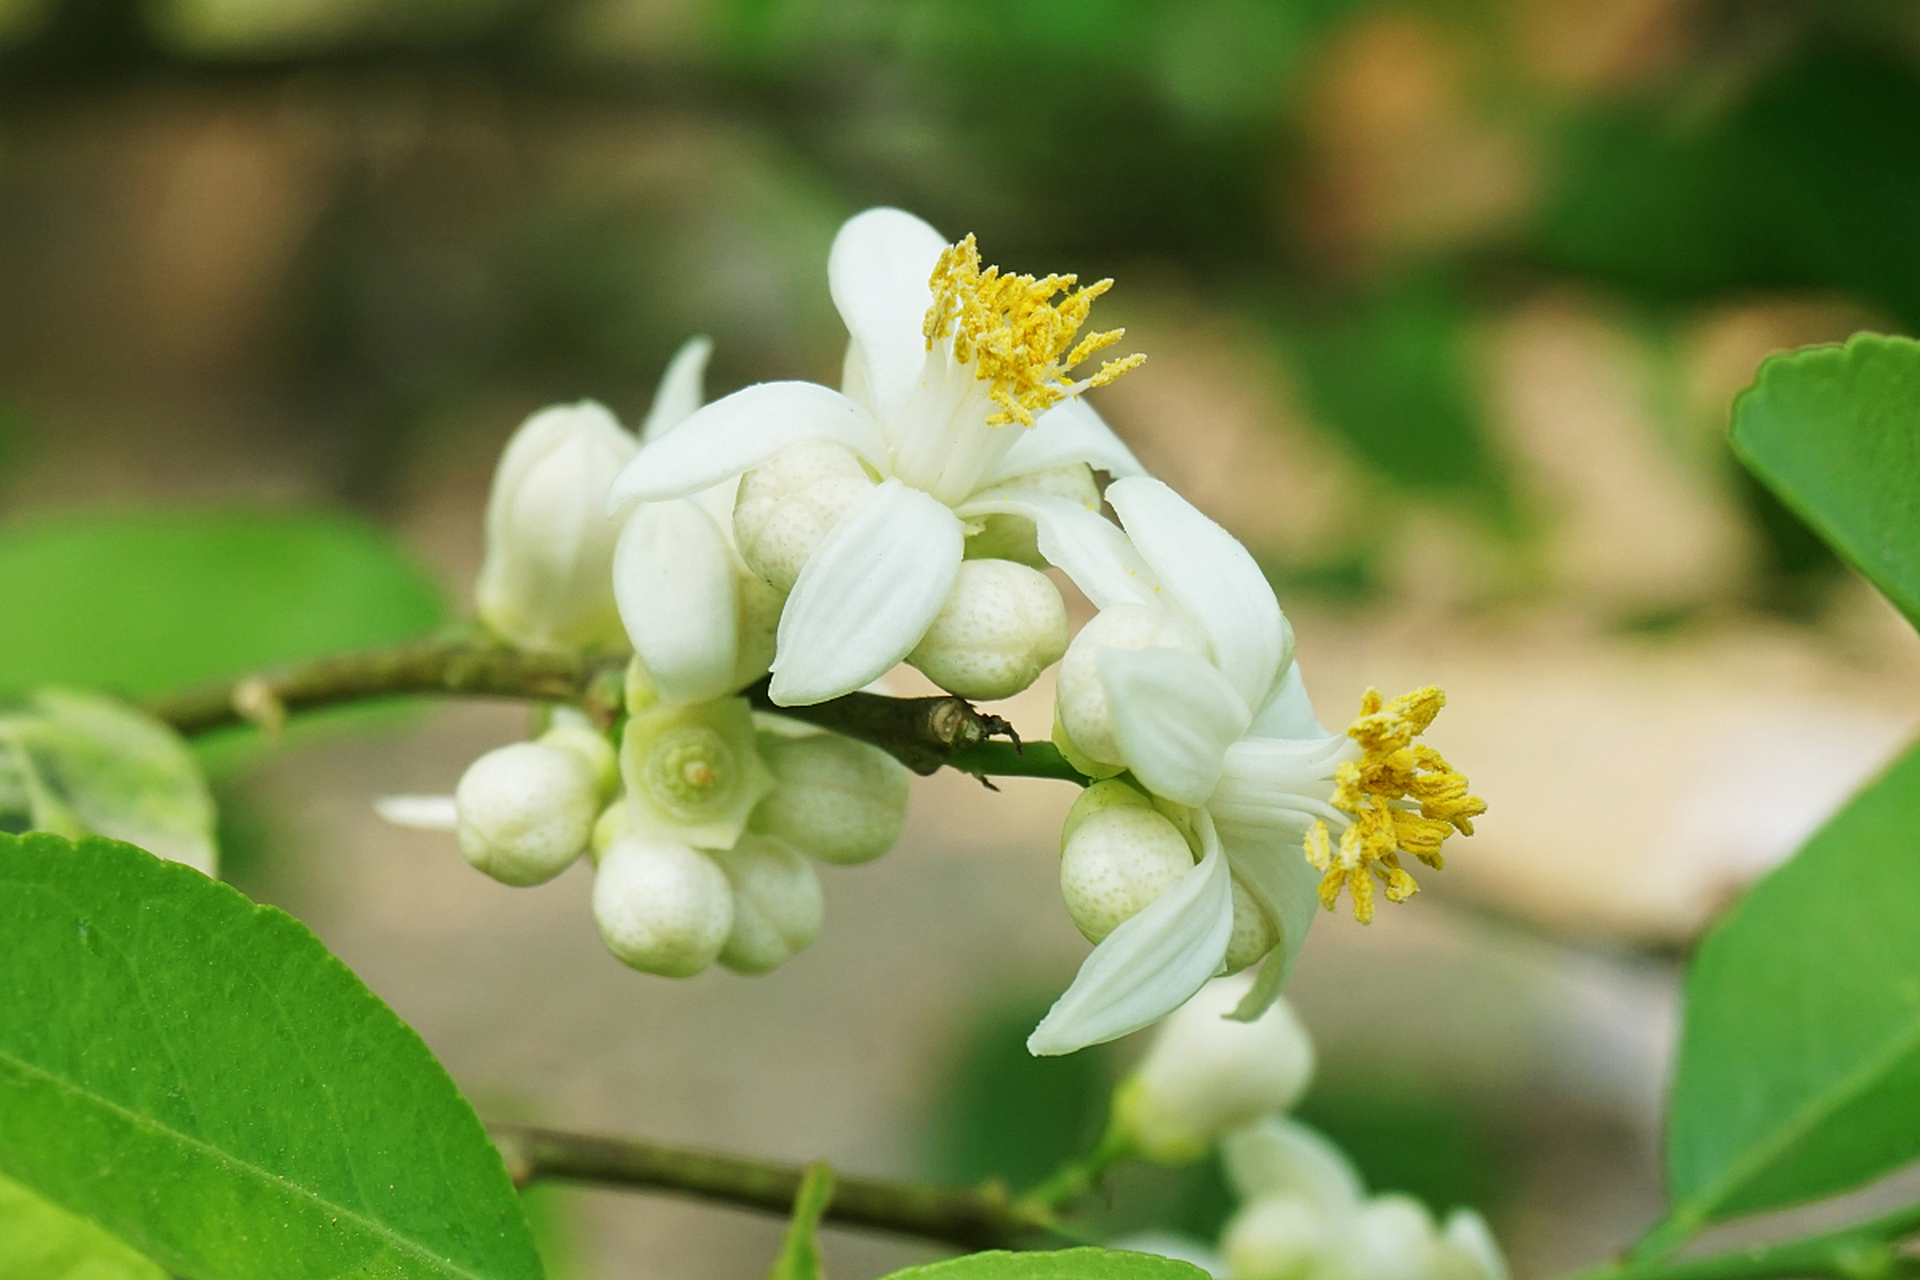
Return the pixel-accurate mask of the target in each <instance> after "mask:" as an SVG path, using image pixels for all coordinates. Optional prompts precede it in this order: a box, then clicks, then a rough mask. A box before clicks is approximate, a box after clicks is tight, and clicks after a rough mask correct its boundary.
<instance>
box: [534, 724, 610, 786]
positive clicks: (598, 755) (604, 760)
mask: <svg viewBox="0 0 1920 1280" xmlns="http://www.w3.org/2000/svg"><path fill="white" fill-rule="evenodd" d="M536 741H538V742H540V743H542V744H543V745H545V746H549V747H558V748H559V749H560V750H562V751H571V752H572V753H573V754H574V755H576V756H578V757H580V761H581V763H582V764H584V765H586V766H587V769H588V770H589V772H590V773H591V775H592V777H593V787H594V793H595V797H596V798H597V799H599V800H603V801H604V800H605V799H606V798H607V797H608V796H610V795H612V794H613V791H614V788H615V787H617V786H619V785H620V760H619V757H618V756H616V755H615V754H614V750H613V744H612V743H611V742H608V741H607V737H606V735H605V734H603V733H601V732H600V731H599V730H598V729H595V728H594V727H593V726H592V725H590V724H588V723H586V717H584V716H580V715H578V714H577V713H575V714H573V715H568V716H566V717H565V718H563V719H556V720H555V721H554V724H553V727H552V728H550V729H548V730H547V731H546V732H545V733H543V734H541V735H540V737H539V738H538V739H537V740H536Z"/></svg>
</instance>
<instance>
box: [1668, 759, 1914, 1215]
mask: <svg viewBox="0 0 1920 1280" xmlns="http://www.w3.org/2000/svg"><path fill="white" fill-rule="evenodd" d="M1916 812H1920V749H1916V750H1914V751H1910V752H1909V753H1908V754H1907V755H1906V756H1905V757H1904V758H1903V759H1901V760H1900V762H1899V763H1897V764H1896V765H1894V766H1893V768H1892V769H1890V770H1889V771H1888V772H1887V773H1886V774H1885V775H1884V776H1883V777H1881V778H1880V779H1879V780H1878V781H1877V782H1875V783H1873V784H1872V785H1871V786H1870V787H1868V788H1867V789H1866V790H1865V791H1863V792H1862V793H1861V794H1860V795H1859V796H1857V797H1856V798H1855V799H1854V800H1853V802H1852V803H1851V804H1849V805H1848V806H1847V807H1846V808H1845V809H1844V810H1843V811H1841V813H1840V814H1839V815H1838V816H1837V817H1835V818H1834V819H1833V820H1832V821H1831V822H1830V823H1828V824H1827V825H1826V826H1825V827H1824V828H1822V829H1821V830H1820V831H1819V832H1818V833H1817V834H1816V835H1815V836H1814V837H1813V838H1812V839H1811V840H1809V841H1808V842H1807V844H1806V845H1805V847H1803V848H1802V849H1801V850H1800V852H1799V853H1798V854H1796V855H1795V856H1794V857H1793V859H1792V860H1791V861H1790V862H1788V863H1786V864H1785V865H1784V866H1782V867H1780V868H1779V869H1778V870H1776V871H1774V872H1773V873H1772V874H1771V875H1769V876H1768V877H1767V878H1766V879H1764V880H1762V881H1761V882H1760V883H1759V884H1758V885H1756V886H1755V887H1754V889H1753V890H1752V892H1751V893H1749V894H1748V895H1747V897H1746V899H1745V900H1744V901H1742V902H1741V903H1740V905H1739V906H1738V907H1737V908H1736V909H1735V910H1734V911H1733V913H1732V914H1731V915H1729V916H1728V917H1727V918H1726V919H1725V920H1724V921H1723V922H1722V923H1721V924H1720V925H1719V926H1718V927H1717V928H1715V929H1714V930H1713V932H1712V933H1710V934H1709V935H1708V936H1707V938H1706V940H1705V941H1704V942H1703V943H1702V944H1701V946H1700V950H1699V954H1698V956H1697V958H1696V959H1695V960H1694V963H1693V967H1692V970H1691V972H1690V973H1689V975H1688V978H1687V988H1686V1011H1685V1023H1684V1027H1683V1031H1682V1034H1681V1041H1680V1054H1679V1062H1678V1065H1677V1067H1676V1071H1675V1079H1674V1086H1673V1099H1672V1106H1671V1113H1670V1116H1669V1121H1668V1132H1667V1179H1668V1190H1669V1192H1670V1194H1671V1196H1672V1200H1673V1204H1672V1209H1671V1212H1670V1213H1669V1217H1668V1221H1667V1222H1666V1223H1665V1224H1663V1225H1662V1227H1661V1228H1660V1229H1659V1230H1658V1231H1657V1232H1656V1233H1655V1235H1654V1237H1651V1239H1652V1241H1653V1242H1654V1244H1655V1245H1656V1246H1664V1245H1667V1244H1671V1243H1673V1242H1676V1241H1678V1240H1681V1239H1685V1238H1686V1237H1688V1236H1689V1235H1691V1234H1692V1233H1693V1232H1694V1231H1696V1230H1698V1228H1699V1227H1701V1226H1703V1225H1705V1224H1706V1223H1709V1222H1713V1221H1716V1220H1718V1219H1721V1218H1727V1217H1731V1216H1734V1215H1736V1214H1741V1213H1747V1212H1753V1211H1756V1210H1761V1209H1769V1208H1774V1207H1776V1206H1780V1205H1786V1204H1792V1203H1795V1202H1797V1201H1803V1200H1810V1199H1813V1198H1816V1197H1819V1196H1824V1195H1828V1194H1831V1193H1834V1192H1838V1191H1843V1190H1846V1189H1848V1188H1850V1187H1855V1186H1859V1185H1861V1184H1862V1183H1865V1182H1867V1181H1870V1180H1871V1179H1873V1178H1875V1177H1877V1176H1879V1175H1881V1174H1884V1173H1887V1172H1889V1171H1890V1170H1892V1169H1894V1168H1896V1167H1898V1166H1899V1165H1902V1164H1905V1163H1906V1162H1908V1161H1910V1160H1913V1159H1914V1158H1916V1157H1920V856H1916V854H1920V843H1917V839H1920V838H1917V837H1916V835H1915V828H1914V814H1915V813H1916Z"/></svg>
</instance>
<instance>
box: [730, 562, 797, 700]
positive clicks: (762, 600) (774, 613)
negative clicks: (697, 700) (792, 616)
mask: <svg viewBox="0 0 1920 1280" xmlns="http://www.w3.org/2000/svg"><path fill="white" fill-rule="evenodd" d="M733 585H734V593H735V599H736V601H737V607H738V609H739V620H740V621H739V632H738V640H739V647H738V650H737V652H736V654H735V657H734V665H733V687H734V688H736V689H744V688H746V687H747V686H748V685H750V684H752V683H753V682H754V681H755V680H758V679H759V678H760V677H761V676H764V675H765V674H767V670H768V669H769V668H770V667H772V666H773V654H774V648H775V643H774V642H775V639H776V637H777V636H778V635H779V633H780V611H781V610H782V609H784V608H786V605H787V595H786V592H784V591H777V590H775V589H774V588H773V587H772V586H770V585H768V584H767V582H766V581H765V580H764V579H762V578H761V577H760V575H758V574H755V573H746V572H742V571H740V570H738V569H736V570H735V571H734V584H733Z"/></svg>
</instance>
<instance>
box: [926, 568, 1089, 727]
mask: <svg viewBox="0 0 1920 1280" xmlns="http://www.w3.org/2000/svg"><path fill="white" fill-rule="evenodd" d="M1066 651H1067V606H1066V603H1065V602H1064V601H1063V600H1061V598H1060V589H1059V588H1058V587H1056V586H1054V585H1053V582H1052V580H1051V579H1049V578H1048V577H1047V576H1046V575H1045V574H1043V573H1041V572H1039V571H1038V570H1036V569H1029V568H1028V567H1027V566H1025V565H1021V564H1015V563H1013V562H1012V561H1011V560H966V561H962V562H961V565H960V574H959V576H958V577H957V578H955V579H954V583H953V589H952V590H950V591H949V592H948V593H947V599H946V603H944V604H942V605H941V606H940V612H939V613H937V614H936V615H934V619H933V624H932V625H931V626H929V627H928V628H927V633H926V635H925V636H923V637H921V640H920V643H919V644H918V645H916V646H915V647H914V650H913V652H912V653H909V654H908V655H907V661H908V662H909V663H911V664H912V665H913V666H915V667H918V668H919V669H920V670H921V671H922V672H924V673H925V674H926V676H927V678H928V679H930V680H932V681H933V682H934V683H935V684H937V685H939V686H940V687H941V688H942V689H945V690H946V691H947V692H949V693H953V694H958V695H959V696H960V697H963V698H975V699H980V700H983V701H991V700H993V699H995V698H1010V697H1012V696H1013V695H1014V694H1016V693H1019V692H1020V691H1021V690H1022V689H1025V688H1027V687H1028V686H1029V685H1031V684H1032V683H1033V682H1034V681H1035V680H1036V679H1038V678H1039V676H1040V673H1041V672H1042V671H1045V670H1046V669H1047V668H1048V667H1050V666H1052V665H1053V664H1054V663H1056V662H1058V661H1059V660H1060V655H1061V654H1063V653H1065V652H1066Z"/></svg>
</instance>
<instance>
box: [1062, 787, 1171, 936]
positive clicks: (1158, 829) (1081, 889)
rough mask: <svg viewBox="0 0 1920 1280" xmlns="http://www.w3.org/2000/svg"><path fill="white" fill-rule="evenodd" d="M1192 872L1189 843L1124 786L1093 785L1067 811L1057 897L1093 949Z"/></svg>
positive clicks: (1146, 799) (1146, 802)
mask: <svg viewBox="0 0 1920 1280" xmlns="http://www.w3.org/2000/svg"><path fill="white" fill-rule="evenodd" d="M1192 869H1193V850H1192V848H1191V847H1190V846H1189V845H1188V844H1187V839H1186V837H1185V836H1184V835H1182V834H1181V833H1180V829H1179V828H1178V827H1176V826H1175V825H1174V824H1173V823H1172V821H1170V820H1169V819H1168V818H1167V817H1166V816H1165V815H1164V814H1162V813H1161V812H1160V811H1159V810H1157V809H1155V808H1154V806H1153V801H1152V800H1150V799H1148V798H1147V797H1146V796H1144V795H1142V794H1141V793H1140V792H1139V791H1138V790H1136V789H1134V788H1133V787H1131V786H1128V785H1127V784H1126V783H1124V782H1111V781H1109V782H1096V783H1094V784H1093V785H1092V786H1091V787H1088V788H1087V789H1086V790H1085V791H1083V792H1081V793H1080V798H1079V799H1077V800H1075V801H1074V803H1073V808H1071V809H1070V810H1068V811H1067V821H1066V826H1065V828H1064V829H1063V831H1062V833H1061V837H1060V896H1061V898H1062V899H1064V900H1065V902H1066V904H1067V914H1068V915H1069V916H1071V917H1072V918H1073V923H1074V925H1075V927H1077V928H1078V929H1079V930H1080V932H1081V933H1082V934H1084V935H1086V939H1087V941H1089V942H1093V943H1098V942H1100V941H1101V940H1102V939H1104V938H1105V937H1106V936H1107V935H1108V934H1110V933H1112V932H1113V931H1114V930H1115V929H1117V928H1119V927H1120V925H1121V924H1122V923H1123V922H1124V921H1126V920H1129V919H1131V918H1132V917H1134V916H1136V915H1138V914H1139V913H1140V912H1141V911H1142V910H1144V909H1145V908H1146V907H1147V905H1148V904H1149V903H1151V902H1153V900H1154V899H1156V898H1158V897H1159V896H1160V895H1161V894H1162V893H1164V892H1166V890H1167V889H1168V887H1169V886H1171V885H1173V884H1174V883H1175V882H1177V881H1178V880H1179V879H1180V877H1182V876H1184V875H1185V874H1186V873H1187V872H1188V871H1190V870H1192Z"/></svg>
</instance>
